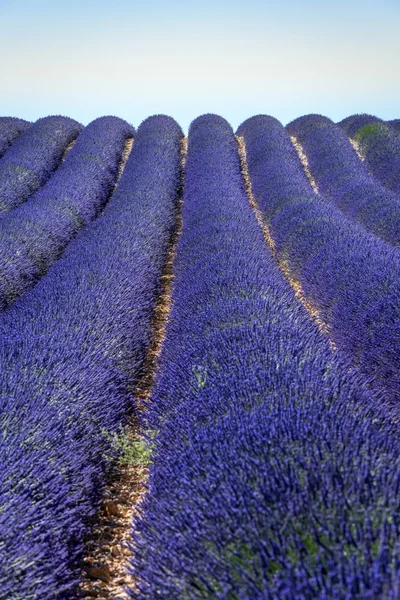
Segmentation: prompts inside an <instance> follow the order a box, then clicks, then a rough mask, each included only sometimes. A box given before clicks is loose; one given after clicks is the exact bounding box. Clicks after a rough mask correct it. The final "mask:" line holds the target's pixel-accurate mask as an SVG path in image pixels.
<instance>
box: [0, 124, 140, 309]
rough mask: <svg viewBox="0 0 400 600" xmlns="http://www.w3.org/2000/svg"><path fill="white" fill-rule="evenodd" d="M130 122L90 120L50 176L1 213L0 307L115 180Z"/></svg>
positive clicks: (42, 266)
mask: <svg viewBox="0 0 400 600" xmlns="http://www.w3.org/2000/svg"><path fill="white" fill-rule="evenodd" d="M132 135H133V128H132V127H131V125H128V123H126V122H125V121H123V120H122V119H118V118H117V117H101V118H99V119H96V120H95V121H93V122H92V123H90V124H89V125H88V126H87V127H85V129H84V130H83V132H82V134H81V135H80V136H79V138H78V141H77V142H76V144H75V146H74V147H73V148H72V150H71V151H70V152H69V154H68V156H67V158H66V160H65V161H64V163H63V164H62V165H61V166H60V168H59V169H58V170H57V172H56V173H55V174H54V175H53V177H52V178H51V179H50V180H49V181H48V182H47V183H46V185H44V186H43V187H42V188H41V189H40V190H39V191H38V192H36V194H35V195H34V196H32V197H31V198H30V199H29V200H28V201H27V202H25V203H24V204H23V205H21V206H20V207H18V208H16V209H15V210H14V211H12V212H11V213H9V214H8V215H4V217H3V218H2V219H0V309H4V308H6V307H7V306H9V305H10V304H11V303H12V302H14V301H15V299H16V298H18V296H20V295H21V294H22V293H23V292H25V291H26V290H27V289H28V288H29V287H30V286H32V285H33V284H34V283H36V282H37V281H38V280H39V279H40V277H42V275H44V273H46V271H47V270H48V269H49V267H50V266H51V265H52V264H53V262H54V261H55V260H56V259H57V258H58V257H59V256H60V254H61V252H62V251H63V249H64V248H65V246H66V245H67V244H68V242H70V240H71V239H72V238H73V237H74V235H75V234H76V233H77V232H78V231H79V230H80V229H81V228H82V227H83V226H84V225H87V224H88V223H89V222H90V221H91V220H92V219H94V218H95V217H96V216H97V215H98V214H99V212H100V210H101V209H102V208H103V207H104V205H105V203H106V202H107V200H108V198H109V196H110V193H111V191H112V188H113V185H114V184H115V181H116V178H117V174H118V165H119V163H120V161H121V156H122V152H123V148H124V143H125V141H126V140H127V139H128V138H129V137H132Z"/></svg>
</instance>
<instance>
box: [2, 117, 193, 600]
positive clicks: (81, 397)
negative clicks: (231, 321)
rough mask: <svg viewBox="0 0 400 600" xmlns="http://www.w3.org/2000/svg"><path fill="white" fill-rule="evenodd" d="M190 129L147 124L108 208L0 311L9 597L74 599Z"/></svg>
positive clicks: (162, 121)
mask: <svg viewBox="0 0 400 600" xmlns="http://www.w3.org/2000/svg"><path fill="white" fill-rule="evenodd" d="M181 135H182V132H181V130H180V128H179V126H178V125H177V124H176V123H175V121H173V120H172V119H170V118H169V117H162V116H159V117H153V118H150V119H148V120H147V121H145V122H144V123H143V124H142V125H141V126H140V128H139V130H138V133H137V136H135V144H134V147H133V150H132V153H131V156H130V158H129V159H128V162H127V165H126V167H125V170H124V173H123V175H122V178H121V181H120V183H119V186H118V188H117V191H116V192H115V194H114V196H113V199H112V201H111V202H110V203H109V204H108V205H107V207H106V208H105V210H104V212H103V214H102V215H101V216H100V217H99V219H97V221H96V222H95V223H93V224H92V225H91V226H89V227H87V228H86V229H85V230H83V231H82V232H81V233H80V234H79V236H78V237H77V238H76V239H75V240H74V241H73V242H72V243H71V244H70V245H69V247H68V248H67V250H66V252H65V253H64V255H63V256H62V258H61V259H60V260H59V261H58V262H57V263H56V265H54V267H53V268H52V269H51V271H50V272H49V273H48V275H47V276H46V277H45V278H43V279H42V280H41V282H40V283H39V284H38V285H37V286H36V287H35V288H34V289H32V290H30V291H29V292H27V294H26V295H25V296H23V297H22V298H20V300H19V301H18V302H17V303H16V304H15V305H14V306H13V307H11V308H10V309H9V310H8V311H6V312H5V313H3V315H2V316H1V318H0V335H1V344H0V347H1V350H0V358H1V368H0V372H1V373H2V374H3V376H4V374H6V377H4V378H3V380H2V382H1V386H0V392H1V411H0V421H1V424H0V431H2V432H3V435H4V436H5V437H4V438H3V443H2V444H1V446H0V480H1V484H0V490H1V491H0V506H1V507H2V509H3V510H2V511H1V512H0V538H1V539H2V540H3V543H4V546H3V547H2V548H1V558H2V569H3V571H2V572H1V575H0V590H1V591H0V597H1V598H7V600H16V599H17V598H18V599H19V598H43V599H44V598H46V600H47V599H49V600H52V599H56V598H57V599H64V598H71V599H72V598H75V597H76V596H75V594H74V591H75V592H76V590H75V586H76V583H77V581H78V579H79V575H80V572H79V569H78V568H77V567H76V563H75V560H76V559H77V558H79V557H80V556H81V554H82V551H83V542H82V539H83V536H84V535H85V533H86V532H87V517H89V516H90V515H92V514H93V513H94V510H95V508H97V507H98V503H99V500H100V497H101V493H102V491H103V485H104V472H105V459H104V455H105V454H110V453H111V448H110V445H111V444H110V441H109V439H108V437H106V436H105V435H104V433H105V432H108V433H110V432H113V431H115V430H116V429H117V427H118V426H119V424H120V423H121V422H122V421H123V419H124V416H126V413H127V411H132V410H133V411H134V410H135V407H134V406H133V396H132V389H133V388H134V387H135V385H136V384H137V378H138V374H139V370H140V368H141V366H142V363H143V359H144V355H145V352H146V349H147V347H148V345H149V342H150V339H151V317H152V312H153V308H154V306H155V303H156V299H157V295H158V293H159V291H160V288H161V285H160V278H161V272H162V267H163V263H164V261H165V259H166V256H167V254H168V243H169V238H170V236H171V232H172V230H173V228H174V224H175V220H176V211H177V206H176V204H177V198H176V193H177V187H178V186H179V185H180V154H179V144H180V138H181ZM4 432H5V433H4ZM3 594H4V595H3Z"/></svg>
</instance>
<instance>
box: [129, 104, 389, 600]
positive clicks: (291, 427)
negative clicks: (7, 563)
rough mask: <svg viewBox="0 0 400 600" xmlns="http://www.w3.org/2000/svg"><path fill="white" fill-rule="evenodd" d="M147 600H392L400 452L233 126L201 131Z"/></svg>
mask: <svg viewBox="0 0 400 600" xmlns="http://www.w3.org/2000/svg"><path fill="white" fill-rule="evenodd" d="M174 273H175V278H174V286H173V292H172V311H171V315H170V319H169V322H168V325H167V333H166V339H165V343H164V346H163V351H162V354H161V358H160V363H159V371H158V376H157V379H156V385H155V388H154V390H153V394H152V398H151V402H150V403H149V409H148V413H147V415H146V417H145V419H144V426H145V427H150V428H151V429H153V430H154V429H155V430H156V431H157V432H158V435H157V436H156V438H155V446H156V448H155V452H154V454H153V463H152V465H151V468H150V483H149V493H148V496H147V498H146V500H145V503H144V505H142V507H141V518H140V520H139V522H138V523H136V524H135V531H136V533H134V537H135V539H134V547H135V551H134V556H133V558H132V560H131V564H132V570H133V575H134V577H135V583H136V582H137V583H138V589H137V590H131V591H130V595H131V597H132V598H138V599H139V598H140V599H149V600H150V599H151V600H153V599H154V598H160V599H165V600H167V599H168V600H178V599H179V600H181V599H190V600H195V599H197V598H198V599H205V598H210V599H220V600H222V599H224V600H225V599H226V598H230V599H234V600H239V599H243V600H244V599H250V598H251V599H260V600H261V599H263V600H269V599H271V600H272V599H274V600H276V599H279V600H281V599H282V600H298V599H299V598H320V599H322V598H325V599H328V598H329V599H331V598H336V599H342V598H343V599H345V598H359V599H361V598H362V599H365V598H373V597H377V596H374V594H376V595H379V594H380V593H381V592H383V591H385V592H387V596H386V597H387V598H393V599H394V598H395V593H396V589H397V588H396V578H397V571H398V568H399V566H400V563H399V559H398V550H399V541H398V540H399V524H400V520H399V518H400V511H399V506H398V489H399V484H400V477H399V475H400V459H399V456H400V455H399V450H400V446H399V444H400V442H399V440H398V435H392V434H391V433H390V431H389V427H388V425H387V424H386V423H385V421H384V419H383V414H382V413H381V412H380V410H381V409H380V408H379V407H377V406H376V403H375V400H374V399H373V398H372V396H370V394H369V393H368V392H367V391H366V389H365V386H364V384H363V383H362V382H361V381H360V379H359V378H358V377H357V376H356V375H355V374H354V373H352V372H350V370H348V369H347V368H346V365H345V364H344V363H343V359H342V358H341V355H340V352H337V353H333V352H332V350H331V348H330V346H329V343H328V341H327V339H326V338H324V337H322V336H321V334H320V332H319V330H318V328H317V326H316V325H315V324H314V322H312V321H311V320H310V317H309V315H308V313H307V312H306V310H305V309H304V308H303V306H302V305H301V304H300V303H299V302H298V301H297V300H296V298H295V296H294V293H293V291H292V289H291V288H290V286H289V284H288V283H287V281H286V280H285V279H284V278H283V276H282V275H281V273H280V271H279V269H278V268H277V266H276V264H275V262H274V260H273V259H272V256H271V254H270V251H269V249H268V247H267V245H266V244H265V242H264V239H263V234H262V231H261V228H260V227H259V225H258V223H257V221H256V219H255V216H254V214H253V212H252V210H251V208H250V206H249V203H248V201H247V197H246V193H245V190H244V185H243V181H242V177H241V172H240V163H239V158H238V153H237V144H236V141H235V138H234V135H233V132H232V129H231V127H230V126H229V125H228V124H227V123H226V121H224V120H223V119H221V118H220V117H218V116H215V115H205V116H203V117H200V118H198V119H196V120H195V121H194V122H193V123H192V125H191V127H190V131H189V154H188V159H187V164H186V182H185V190H184V202H183V229H182V234H181V236H180V239H179V242H178V246H177V251H176V257H175V260H174Z"/></svg>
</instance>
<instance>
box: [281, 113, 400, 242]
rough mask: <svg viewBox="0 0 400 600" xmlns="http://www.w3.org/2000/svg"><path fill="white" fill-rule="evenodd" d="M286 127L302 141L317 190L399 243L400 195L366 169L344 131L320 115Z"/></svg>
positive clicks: (379, 232) (353, 217) (348, 213)
mask: <svg viewBox="0 0 400 600" xmlns="http://www.w3.org/2000/svg"><path fill="white" fill-rule="evenodd" d="M286 129H287V131H288V132H289V134H290V135H292V136H295V137H296V138H297V140H298V141H299V142H300V144H301V145H302V147H303V149H304V152H305V154H306V156H307V160H308V164H309V168H310V172H311V174H312V176H313V177H314V179H315V181H316V183H317V185H318V190H319V192H320V193H321V194H322V195H324V196H326V197H327V198H329V199H330V200H333V202H334V203H335V204H336V205H337V206H338V207H339V208H340V209H341V210H342V211H343V212H344V213H345V214H346V215H347V216H348V217H350V218H352V219H354V220H355V221H357V222H359V223H360V224H361V225H363V226H364V227H365V228H366V229H368V230H369V231H370V232H372V233H374V234H375V235H377V236H379V237H381V238H382V239H384V240H385V241H387V242H388V243H390V244H393V245H395V246H399V245H400V196H398V195H396V194H395V193H394V192H392V191H390V190H388V189H387V188H386V187H385V186H384V185H382V184H381V183H379V181H377V180H376V179H375V178H374V177H373V176H372V175H371V174H370V173H369V171H368V169H367V167H366V165H365V164H364V163H363V162H361V160H360V159H359V157H358V156H357V154H356V152H355V150H354V148H353V147H352V146H351V144H350V142H349V140H348V137H347V135H346V133H345V132H344V131H343V130H342V129H341V128H340V127H339V126H338V125H335V123H333V122H332V121H331V120H330V119H328V118H327V117H322V116H321V115H307V116H304V117H300V118H298V119H296V120H294V121H292V122H291V123H289V125H287V127H286Z"/></svg>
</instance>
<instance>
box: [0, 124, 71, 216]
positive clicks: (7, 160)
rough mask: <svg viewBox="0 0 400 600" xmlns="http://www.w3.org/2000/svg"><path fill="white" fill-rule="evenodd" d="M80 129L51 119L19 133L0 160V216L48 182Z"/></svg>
mask: <svg viewBox="0 0 400 600" xmlns="http://www.w3.org/2000/svg"><path fill="white" fill-rule="evenodd" d="M81 129H82V125H80V124H79V123H77V122H76V121H74V120H73V119H69V118H68V117H57V116H55V117H45V118H44V119H39V120H38V121H36V123H34V124H33V125H31V126H30V127H28V128H26V129H25V130H24V131H22V133H21V135H19V136H18V137H17V139H16V140H15V142H14V143H13V144H12V145H11V146H10V148H9V149H8V150H7V152H6V153H5V155H4V156H3V158H2V159H1V160H0V215H1V214H2V213H6V212H8V211H10V210H12V209H13V208H15V207H16V206H18V205H19V204H21V203H22V202H24V201H25V200H26V199H27V198H28V197H29V196H31V195H32V194H33V193H34V192H36V191H37V190H38V189H39V188H40V187H41V186H42V185H43V184H44V183H45V181H47V180H48V179H49V177H50V176H51V174H52V173H53V171H54V170H55V169H56V168H57V166H58V165H59V163H60V161H61V159H62V157H63V154H64V152H65V149H66V147H67V146H68V144H70V143H71V142H72V141H73V140H75V138H76V137H77V136H78V134H79V133H80V131H81ZM14 131H15V129H14Z"/></svg>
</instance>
